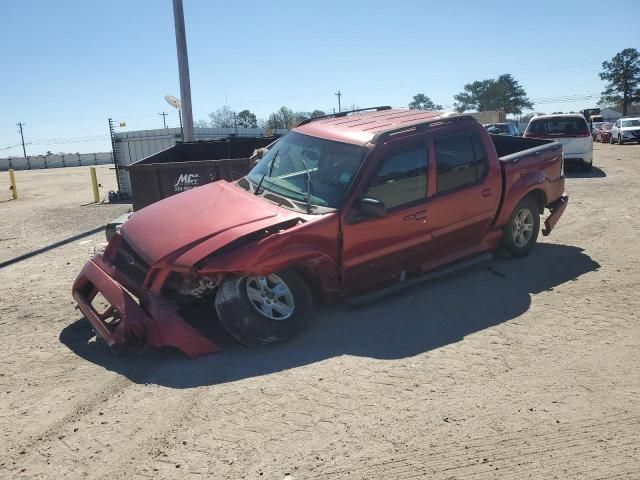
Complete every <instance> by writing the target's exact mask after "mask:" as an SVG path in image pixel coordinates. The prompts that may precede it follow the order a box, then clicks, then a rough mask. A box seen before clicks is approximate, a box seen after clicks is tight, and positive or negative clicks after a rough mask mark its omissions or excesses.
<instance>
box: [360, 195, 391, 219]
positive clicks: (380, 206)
mask: <svg viewBox="0 0 640 480" xmlns="http://www.w3.org/2000/svg"><path fill="white" fill-rule="evenodd" d="M356 205H357V209H358V210H359V213H360V215H361V216H362V217H363V218H382V217H384V216H386V215H387V207H386V206H385V204H384V203H383V202H381V201H380V200H377V199H375V198H371V197H365V198H363V199H361V200H360V201H359V202H358V203H357V204H356Z"/></svg>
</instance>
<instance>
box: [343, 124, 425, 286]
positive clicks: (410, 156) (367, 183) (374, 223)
mask: <svg viewBox="0 0 640 480" xmlns="http://www.w3.org/2000/svg"><path fill="white" fill-rule="evenodd" d="M420 137H421V138H418V139H417V140H416V141H413V142H408V141H407V139H406V137H405V138H404V139H403V141H402V145H401V146H400V145H398V146H397V147H394V146H393V145H391V146H390V147H389V148H387V149H385V151H383V152H381V153H380V154H379V156H377V160H378V161H377V162H376V161H375V160H374V164H375V165H376V167H375V169H374V170H373V173H372V174H370V176H369V178H368V179H363V182H362V183H363V184H364V186H363V187H362V189H361V190H360V191H359V193H356V195H355V196H356V198H374V199H376V200H380V201H382V202H383V203H384V204H385V206H386V208H387V214H386V215H385V216H384V217H382V218H357V216H356V217H355V218H354V216H353V211H354V208H355V207H354V205H351V207H350V208H347V209H346V211H345V213H344V214H343V218H342V235H343V239H342V241H343V256H342V267H343V269H342V288H343V292H344V293H350V292H353V291H358V290H361V289H364V288H366V287H368V286H370V285H374V284H377V283H382V282H384V281H385V280H390V279H392V278H393V277H395V276H397V275H398V274H400V272H402V271H403V270H409V269H412V268H415V267H416V266H418V265H419V264H420V263H421V261H423V259H424V256H425V247H426V243H428V241H429V239H430V235H429V228H428V225H427V222H426V206H425V203H426V201H427V183H428V181H427V179H428V170H429V149H428V144H427V140H426V137H425V136H424V135H420Z"/></svg>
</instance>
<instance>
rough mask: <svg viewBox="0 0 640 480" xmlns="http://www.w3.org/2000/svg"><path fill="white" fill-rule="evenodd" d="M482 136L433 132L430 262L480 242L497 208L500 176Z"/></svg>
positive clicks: (468, 132) (465, 130)
mask: <svg viewBox="0 0 640 480" xmlns="http://www.w3.org/2000/svg"><path fill="white" fill-rule="evenodd" d="M486 141H490V140H489V139H488V138H487V136H486V135H480V132H479V131H477V130H476V129H469V128H468V127H466V128H460V127H458V128H457V129H452V128H451V127H447V128H444V129H442V131H440V132H438V131H437V130H436V131H435V132H434V133H433V137H432V139H431V143H432V145H431V148H432V151H433V158H434V175H433V177H434V182H433V184H432V192H433V195H431V196H430V198H429V203H428V209H427V211H428V215H429V220H428V223H429V233H430V235H431V245H430V254H431V258H429V260H431V259H434V258H437V257H440V256H444V255H448V254H452V253H455V252H456V251H458V250H462V249H465V248H469V247H472V246H475V245H478V244H479V243H481V241H482V239H483V237H484V235H485V234H486V233H487V232H488V231H489V229H490V228H491V225H492V221H493V218H494V216H495V214H496V211H497V209H498V204H499V202H500V195H501V189H502V173H501V171H500V165H499V161H498V160H497V158H495V157H494V158H493V161H490V157H489V155H490V154H489V152H494V154H495V149H494V148H493V146H492V145H489V144H487V143H486Z"/></svg>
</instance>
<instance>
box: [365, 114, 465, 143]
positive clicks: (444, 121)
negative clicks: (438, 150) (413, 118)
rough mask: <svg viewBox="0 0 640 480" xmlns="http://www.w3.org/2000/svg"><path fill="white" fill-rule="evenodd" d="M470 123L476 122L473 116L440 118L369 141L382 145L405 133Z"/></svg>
mask: <svg viewBox="0 0 640 480" xmlns="http://www.w3.org/2000/svg"><path fill="white" fill-rule="evenodd" d="M468 121H476V120H475V118H473V117H472V116H471V115H464V114H463V115H455V116H452V117H445V118H438V119H433V120H427V121H426V122H423V123H417V124H415V125H405V126H402V127H398V128H394V129H393V130H387V131H386V132H380V133H376V134H375V135H374V136H373V138H372V139H371V140H370V141H369V143H373V144H376V143H381V142H384V141H386V140H388V139H389V138H390V137H393V136H394V135H398V134H401V133H404V132H412V133H417V132H420V131H423V130H427V129H428V128H429V127H433V126H437V125H446V124H449V123H458V122H468Z"/></svg>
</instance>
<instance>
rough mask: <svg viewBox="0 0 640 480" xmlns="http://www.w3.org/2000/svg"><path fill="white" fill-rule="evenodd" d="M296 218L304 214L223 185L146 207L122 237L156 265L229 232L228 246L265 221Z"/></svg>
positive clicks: (123, 228) (262, 224) (271, 221)
mask: <svg viewBox="0 0 640 480" xmlns="http://www.w3.org/2000/svg"><path fill="white" fill-rule="evenodd" d="M296 217H299V214H296V213H295V212H292V211H289V210H286V209H284V208H280V207H278V206H276V205H271V204H269V203H267V202H266V201H265V200H262V199H260V198H258V197H255V196H254V195H253V194H251V193H249V192H245V191H244V190H241V189H240V188H238V187H237V186H235V185H233V184H230V183H227V182H225V181H218V182H214V183H209V184H207V185H203V186H201V187H198V188H194V189H192V190H188V191H186V192H183V193H179V194H177V195H173V196H171V197H168V198H165V199H164V200H161V201H159V202H156V203H154V204H151V205H149V206H148V207H145V208H143V209H142V210H140V211H138V212H136V213H134V214H133V215H132V216H131V217H130V218H129V220H128V221H127V222H126V223H125V224H124V225H123V226H122V229H121V233H122V236H123V237H124V239H125V240H126V241H127V242H128V243H129V245H131V247H132V248H133V249H134V250H135V251H136V252H137V253H138V254H139V255H140V256H141V257H142V258H143V259H144V260H145V261H147V262H148V263H149V264H154V263H156V262H157V261H159V260H161V259H163V258H165V257H167V256H168V255H170V254H173V253H177V252H178V251H180V253H181V254H182V253H184V252H186V251H188V250H189V249H191V248H194V247H195V246H197V245H198V244H200V243H202V242H204V241H206V240H209V239H211V238H212V237H215V236H216V235H220V234H221V233H223V232H224V233H225V235H224V237H225V241H224V243H229V242H230V241H233V240H234V239H235V238H238V236H240V235H241V233H240V231H241V232H243V233H244V232H246V230H247V227H250V226H251V224H256V228H264V225H265V223H266V224H277V223H281V222H284V221H287V220H292V219H295V218H296ZM234 230H238V231H239V233H238V235H234V234H233V231H234ZM220 246H222V245H220ZM209 253H210V252H209Z"/></svg>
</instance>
